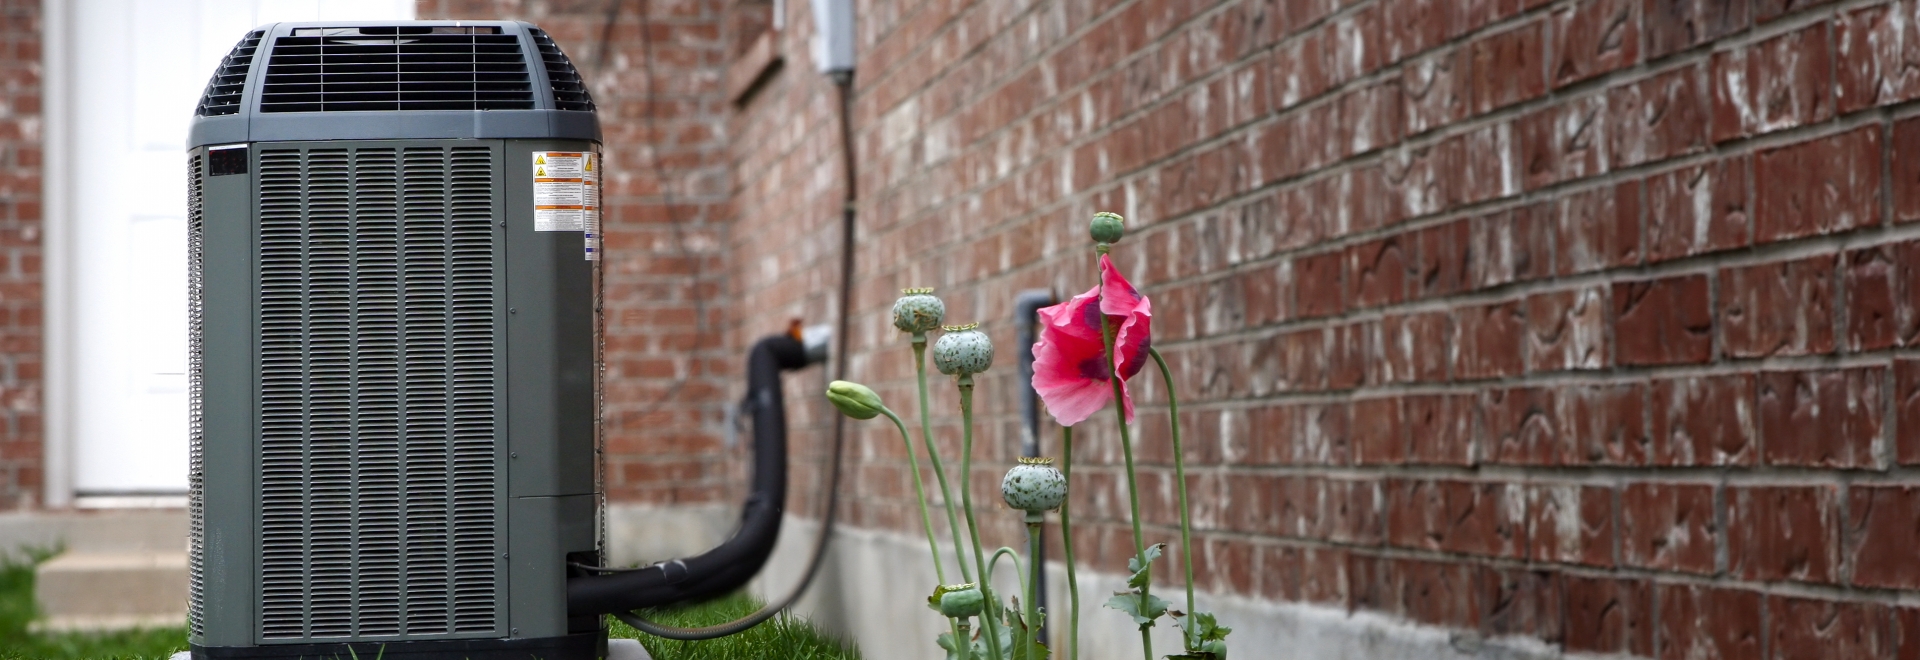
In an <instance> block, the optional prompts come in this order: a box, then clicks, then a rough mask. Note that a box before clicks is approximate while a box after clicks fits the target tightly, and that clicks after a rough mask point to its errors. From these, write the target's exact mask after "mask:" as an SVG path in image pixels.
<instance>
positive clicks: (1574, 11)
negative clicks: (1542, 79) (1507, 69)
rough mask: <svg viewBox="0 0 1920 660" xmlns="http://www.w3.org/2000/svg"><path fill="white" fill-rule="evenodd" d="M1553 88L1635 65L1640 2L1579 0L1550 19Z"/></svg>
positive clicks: (1634, 0)
mask: <svg viewBox="0 0 1920 660" xmlns="http://www.w3.org/2000/svg"><path fill="white" fill-rule="evenodd" d="M1553 28H1554V30H1553V44H1554V53H1553V85H1554V86H1555V87H1560V86H1564V85H1568V84H1572V83H1575V82H1579V81H1581V80H1585V79H1587V78H1591V77H1593V76H1596V75H1599V74H1602V73H1606V72H1608V71H1612V70H1614V69H1620V68H1625V67H1629V66H1633V65H1634V64H1638V63H1639V61H1640V29H1639V28H1640V1H1639V0H1581V1H1580V2H1576V3H1574V5H1573V6H1571V7H1568V8H1566V9H1563V10H1561V11H1560V12H1559V13H1556V14H1554V17H1553Z"/></svg>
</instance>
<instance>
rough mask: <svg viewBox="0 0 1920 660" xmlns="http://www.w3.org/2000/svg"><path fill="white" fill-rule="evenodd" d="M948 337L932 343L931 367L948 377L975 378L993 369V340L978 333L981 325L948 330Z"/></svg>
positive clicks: (984, 334) (954, 327)
mask: <svg viewBox="0 0 1920 660" xmlns="http://www.w3.org/2000/svg"><path fill="white" fill-rule="evenodd" d="M944 329H945V330H946V331H947V333H946V334H944V335H940V339H939V340H937V341H935V342H933V366H935V367H937V368H939V369H940V373H943V374H946V375H948V376H966V375H971V374H977V373H980V372H983V371H986V370H987V367H990V366H993V340H992V339H989V338H988V337H987V333H984V332H981V331H980V324H978V323H969V324H967V325H960V326H947V327H946V328H944Z"/></svg>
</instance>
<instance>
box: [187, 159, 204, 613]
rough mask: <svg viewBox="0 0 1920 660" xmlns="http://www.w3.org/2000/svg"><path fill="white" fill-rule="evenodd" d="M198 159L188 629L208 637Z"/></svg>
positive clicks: (196, 176)
mask: <svg viewBox="0 0 1920 660" xmlns="http://www.w3.org/2000/svg"><path fill="white" fill-rule="evenodd" d="M201 181H202V178H201V174H200V155H199V154H194V155H192V156H191V157H189V158H187V447H188V451H187V527H188V531H189V535H188V538H189V539H190V540H189V541H188V545H187V596H188V597H187V626H188V629H189V631H190V632H191V633H192V634H194V635H205V634H206V632H207V630H206V613H205V612H203V611H202V610H201V607H202V606H201V603H202V602H204V601H205V600H206V589H205V586H204V585H205V584H206V562H207V558H206V547H205V545H204V543H203V542H202V539H204V538H205V537H206V507H205V505H206V474H207V469H206V459H205V449H204V447H205V444H206V437H207V432H206V415H205V408H204V407H203V406H202V402H203V399H202V396H203V395H202V394H201V391H202V390H203V389H204V387H205V385H206V371H205V364H204V363H203V362H202V357H203V356H204V355H205V353H204V350H205V344H204V342H203V339H202V337H201V333H202V331H203V328H204V326H203V325H202V324H203V323H204V322H205V316H204V314H203V310H204V304H203V302H202V301H203V300H204V297H203V296H204V294H205V282H206V254H207V252H206V220H205V218H204V217H203V209H204V206H203V202H202V197H201V192H202V189H201Z"/></svg>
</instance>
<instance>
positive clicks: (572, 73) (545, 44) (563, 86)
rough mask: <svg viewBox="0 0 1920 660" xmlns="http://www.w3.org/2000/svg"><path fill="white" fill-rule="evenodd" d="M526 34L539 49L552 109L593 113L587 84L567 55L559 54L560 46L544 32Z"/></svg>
mask: <svg viewBox="0 0 1920 660" xmlns="http://www.w3.org/2000/svg"><path fill="white" fill-rule="evenodd" d="M527 32H528V33H530V34H532V35H533V45H534V46H537V47H539V49H540V60H541V62H543V63H544V64H546V67H547V82H548V84H550V85H552V86H553V107H554V108H555V109H559V110H584V111H586V112H593V95H592V94H590V93H588V92H587V83H586V82H585V81H583V80H581V79H580V72H579V71H578V70H575V69H574V68H573V62H572V61H571V60H568V59H567V54H566V53H562V52H560V46H558V45H556V44H554V43H553V38H552V37H549V36H547V32H546V31H545V30H542V29H540V28H530V29H528V30H527Z"/></svg>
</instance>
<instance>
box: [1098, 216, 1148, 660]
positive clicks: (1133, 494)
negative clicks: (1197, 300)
mask: <svg viewBox="0 0 1920 660" xmlns="http://www.w3.org/2000/svg"><path fill="white" fill-rule="evenodd" d="M1106 247H1107V246H1106V244H1105V243H1102V244H1100V248H1099V251H1100V253H1101V254H1106V251H1107V250H1106ZM1106 288H1107V285H1106V281H1105V278H1102V281H1101V283H1100V299H1101V300H1105V299H1106V296H1107V290H1106ZM1113 333H1114V328H1113V323H1112V322H1111V321H1109V320H1108V319H1107V313H1106V312H1105V311H1101V312H1100V338H1101V340H1102V341H1104V342H1105V343H1106V346H1107V381H1108V382H1109V383H1111V384H1112V385H1113V415H1114V417H1115V418H1116V421H1118V422H1119V423H1120V452H1121V455H1122V456H1124V457H1126V460H1127V505H1128V506H1129V507H1130V508H1131V512H1130V513H1131V517H1132V522H1133V556H1135V557H1139V558H1140V562H1141V568H1142V569H1144V570H1147V571H1148V575H1152V567H1151V566H1149V565H1147V564H1146V559H1147V547H1146V543H1145V541H1144V540H1143V538H1142V536H1141V534H1140V484H1139V483H1138V481H1137V479H1136V477H1135V476H1134V470H1133V438H1132V436H1131V435H1130V434H1129V433H1128V431H1127V404H1126V396H1127V395H1126V391H1125V390H1123V389H1121V388H1122V387H1123V383H1122V382H1121V380H1120V370H1119V368H1118V367H1117V366H1116V365H1115V364H1114V360H1115V358H1116V355H1115V350H1114V346H1113V343H1114V337H1113ZM1152 586H1153V580H1152V579H1151V578H1149V579H1148V580H1147V583H1146V584H1143V585H1141V586H1140V612H1142V613H1145V612H1146V611H1147V609H1148V607H1147V593H1148V589H1149V588H1151V587H1152ZM1152 625H1153V624H1152V622H1148V623H1147V625H1143V626H1140V646H1141V649H1142V651H1144V652H1145V653H1146V658H1147V660H1153V631H1152Z"/></svg>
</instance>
